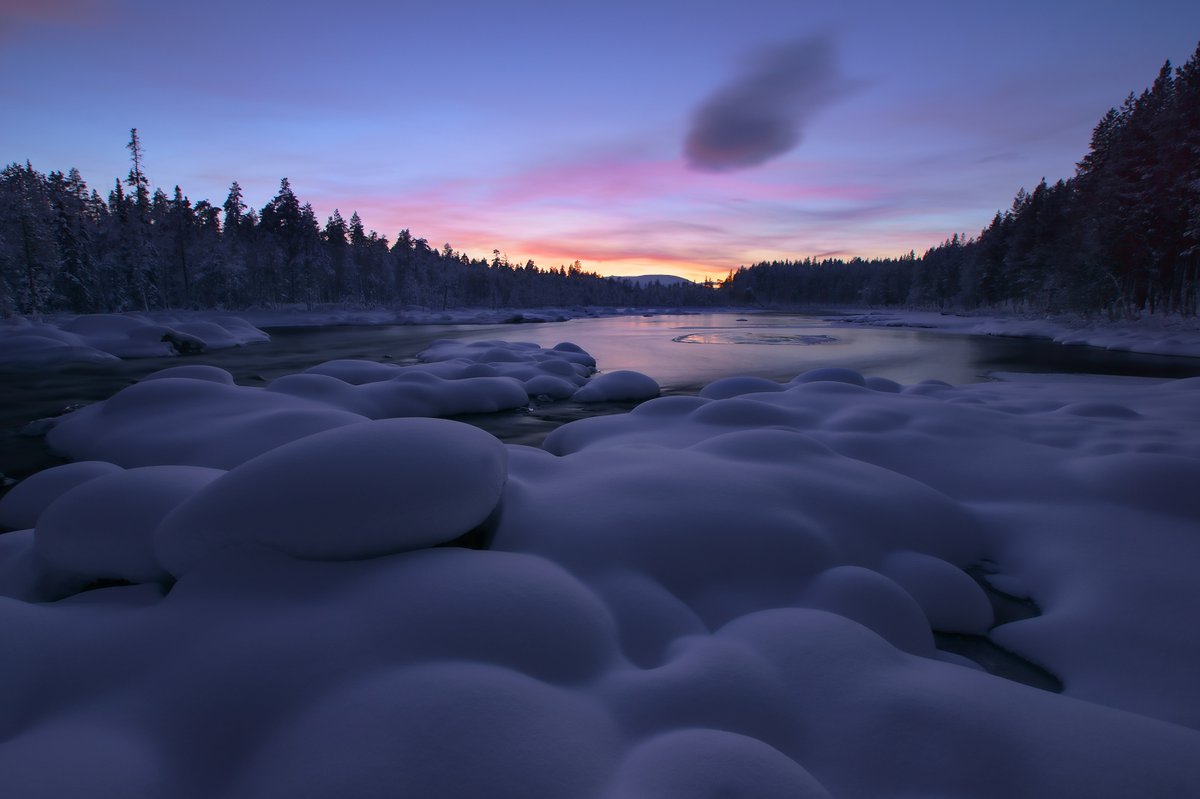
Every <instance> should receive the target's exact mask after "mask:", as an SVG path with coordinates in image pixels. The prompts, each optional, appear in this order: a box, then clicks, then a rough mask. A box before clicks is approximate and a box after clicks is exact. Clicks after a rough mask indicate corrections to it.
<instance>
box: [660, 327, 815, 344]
mask: <svg viewBox="0 0 1200 799" xmlns="http://www.w3.org/2000/svg"><path fill="white" fill-rule="evenodd" d="M671 340H672V341H674V342H677V343H679V344H799V345H802V346H803V345H809V344H832V343H833V342H835V341H837V339H836V338H834V337H833V336H811V335H809V336H806V335H802V334H799V333H760V332H758V331H748V332H742V331H738V330H714V331H711V332H705V333H688V334H687V335H686V336H676V337H675V338H673V339H671Z"/></svg>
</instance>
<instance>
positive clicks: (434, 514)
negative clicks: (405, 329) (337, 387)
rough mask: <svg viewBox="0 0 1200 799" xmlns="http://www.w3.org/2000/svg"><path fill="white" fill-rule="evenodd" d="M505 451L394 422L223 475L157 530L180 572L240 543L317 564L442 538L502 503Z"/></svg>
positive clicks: (430, 427) (472, 434)
mask: <svg viewBox="0 0 1200 799" xmlns="http://www.w3.org/2000/svg"><path fill="white" fill-rule="evenodd" d="M507 461H508V453H507V450H505V448H504V445H502V444H501V443H500V442H499V441H498V440H496V439H495V438H494V437H492V436H491V435H490V434H488V433H485V432H483V431H482V430H480V429H478V428H475V427H471V426H469V425H465V424H460V423H457V422H450V421H445V420H439V419H388V420H383V421H377V422H365V423H361V424H354V425H347V426H345V427H340V428H337V429H334V430H329V431H326V432H324V433H318V434H316V435H312V436H309V437H307V438H303V439H300V440H298V441H294V442H292V443H290V444H286V445H284V446H281V447H278V448H277V449H274V450H271V451H270V452H267V453H265V454H263V455H260V456H259V457H257V458H254V459H253V460H250V461H248V462H246V463H244V464H242V465H241V466H239V467H237V468H235V469H233V470H232V471H230V472H229V473H228V474H226V475H225V476H223V477H222V478H220V479H219V480H217V481H215V482H214V483H213V484H212V485H210V486H209V487H208V488H207V489H206V490H204V491H202V492H201V493H200V494H198V495H196V496H195V497H193V498H192V499H191V500H190V501H188V502H186V503H184V504H183V505H182V506H180V507H179V508H178V509H177V510H176V511H175V512H174V513H172V514H171V515H170V516H169V517H167V518H166V519H165V520H164V521H163V523H162V525H161V526H160V527H159V530H158V534H157V541H156V546H157V551H158V555H159V558H160V560H161V562H162V563H163V565H164V566H165V567H166V568H167V569H168V570H169V571H170V572H171V573H173V574H176V575H179V574H182V573H184V572H186V571H187V570H188V569H190V568H191V567H192V566H194V565H195V564H196V563H197V562H198V561H200V560H201V559H203V558H204V557H205V556H207V555H208V554H210V553H212V552H214V551H216V550H220V549H223V548H226V547H228V546H230V545H234V544H237V543H250V544H259V545H263V546H267V547H270V548H272V549H276V550H279V551H281V552H284V553H286V554H289V555H292V556H295V557H299V558H307V559H313V560H349V559H355V558H368V557H374V556H377V555H382V554H386V553H390V552H401V551H405V550H410V549H419V548H422V547H429V546H434V545H436V544H440V543H444V542H446V541H450V540H452V539H454V538H457V537H459V536H460V535H462V534H464V533H466V532H468V531H470V530H471V529H473V528H474V527H475V526H477V525H478V524H479V523H480V522H482V521H483V520H484V519H485V518H486V517H487V516H488V514H490V513H491V512H492V509H493V508H495V506H496V503H497V502H498V501H499V499H500V492H501V489H502V488H503V486H504V481H505V479H506V475H507Z"/></svg>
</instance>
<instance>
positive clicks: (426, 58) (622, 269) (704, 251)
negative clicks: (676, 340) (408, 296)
mask: <svg viewBox="0 0 1200 799" xmlns="http://www.w3.org/2000/svg"><path fill="white" fill-rule="evenodd" d="M1198 38H1200V3H1196V2H1195V0H1153V1H1152V2H1142V3H1137V2H1105V0H1091V2H1086V3H1085V2H1059V3H1047V2H1045V0H1038V1H1037V2H1025V1H1024V0H1012V1H1010V2H1007V3H988V4H983V3H976V2H963V1H962V0H957V1H956V2H942V1H941V0H938V1H932V0H930V1H928V2H895V1H894V0H887V1H886V2H884V0H846V1H845V2H839V3H830V2H809V1H808V0H738V2H729V1H728V0H725V1H724V2H704V1H703V0H695V1H694V2H686V3H685V2H661V1H657V0H609V1H608V2H603V3H599V2H597V3H587V4H582V3H570V2H563V0H554V1H552V2H551V1H547V2H534V1H533V0H508V1H507V2H496V3H484V2H455V1H454V0H443V1H442V2H360V3H354V4H345V5H343V6H341V7H338V6H335V5H334V4H329V3H319V2H309V1H308V0H288V2H280V1H278V0H276V1H273V2H261V3H252V2H244V3H235V2H227V1H226V0H215V1H214V2H206V3H194V4H186V5H185V4H183V3H176V2H145V1H142V0H127V1H124V2H109V1H107V0H3V4H2V7H0V75H2V77H0V103H2V104H3V108H4V115H3V122H2V123H0V160H3V161H4V162H5V163H10V162H13V161H20V162H24V161H25V160H26V159H28V160H29V161H31V162H32V164H33V166H34V167H35V168H36V169H38V170H40V171H43V172H46V171H50V170H55V169H59V170H66V169H69V168H70V167H72V166H75V167H78V168H79V169H80V171H81V172H82V173H83V176H84V178H85V179H86V180H87V181H88V182H89V184H90V185H91V186H93V187H95V188H97V189H99V190H100V191H101V193H102V194H103V195H107V192H108V190H109V188H111V185H112V181H113V179H114V178H116V177H118V176H119V177H124V176H125V174H126V173H127V172H128V169H129V165H128V160H127V157H128V153H127V152H126V150H125V147H124V145H125V143H126V142H127V141H128V138H129V129H130V128H132V127H137V128H138V131H139V134H140V136H141V138H142V141H143V144H144V145H145V149H146V167H147V171H148V173H149V176H150V179H151V182H152V184H153V185H155V186H159V187H162V188H163V189H164V190H166V191H167V192H168V194H169V193H171V191H172V190H173V187H174V186H175V185H176V184H178V185H179V186H181V187H182V189H183V190H184V192H185V193H186V194H187V195H189V196H190V197H191V199H192V200H193V201H195V200H199V199H208V200H210V201H211V202H213V203H215V204H218V205H219V204H220V203H221V202H222V201H223V200H224V198H225V195H226V193H227V192H228V188H229V184H230V182H231V181H233V180H237V181H239V182H240V183H241V185H242V187H243V189H244V192H245V198H246V201H247V203H248V204H250V205H252V206H254V207H256V208H261V207H262V205H263V204H265V203H266V202H267V200H269V199H270V198H271V197H272V196H273V195H274V194H275V192H276V190H277V189H278V186H279V180H280V178H282V177H287V178H289V179H290V180H291V183H292V186H293V188H294V189H295V191H296V193H297V195H298V196H299V197H300V198H301V200H302V201H308V202H311V203H312V204H313V206H314V208H315V209H316V212H317V214H318V216H319V218H320V219H321V221H322V222H323V221H324V220H325V218H326V217H327V216H328V215H329V214H331V213H332V212H333V210H334V208H338V209H340V211H341V212H342V214H343V216H345V217H347V218H348V217H349V216H350V214H351V212H353V211H355V210H357V211H358V212H359V214H360V215H361V216H362V218H363V221H364V223H365V224H366V225H367V227H368V228H372V229H375V230H377V231H379V232H380V233H381V234H383V235H386V236H387V237H388V238H389V239H394V237H395V235H396V232H397V231H398V230H399V229H401V228H409V229H411V230H412V232H413V234H414V235H415V236H421V237H424V238H426V239H428V240H429V242H430V244H431V245H433V246H437V247H440V246H441V245H442V244H443V243H444V242H450V243H451V244H452V245H453V246H454V247H455V249H458V250H464V251H466V252H468V253H469V254H471V255H472V256H488V257H490V255H491V252H492V250H493V248H495V249H499V250H500V251H501V252H502V253H504V254H506V255H507V257H508V258H509V259H510V260H512V261H516V262H519V263H524V261H525V260H526V259H527V258H533V259H534V260H535V261H536V262H537V263H538V264H539V265H541V266H557V265H559V264H562V263H569V262H570V261H573V260H575V259H579V260H581V261H583V263H584V266H585V268H586V269H588V270H592V271H597V272H600V273H602V274H642V273H664V272H665V273H674V274H678V275H683V276H687V277H692V278H697V279H699V278H703V277H704V276H706V275H707V276H711V277H714V278H716V277H721V276H724V274H725V273H726V272H727V271H728V270H729V269H731V268H736V267H737V266H738V265H739V264H748V263H752V262H755V261H758V260H762V259H771V258H800V257H804V256H816V257H820V256H826V255H835V256H853V255H863V256H873V255H897V254H900V253H904V252H907V251H908V250H910V249H915V250H917V251H918V252H920V251H922V250H924V249H925V248H926V247H929V246H931V245H933V244H935V243H937V242H938V241H941V240H943V239H945V238H947V237H949V236H950V235H951V234H952V233H954V232H966V233H969V234H974V233H977V232H978V231H979V230H980V228H982V227H983V226H984V225H986V224H987V222H988V221H989V220H990V218H991V216H992V215H993V214H994V213H995V212H996V210H997V209H1000V208H1004V207H1007V206H1008V205H1009V203H1010V202H1011V200H1012V196H1013V194H1014V193H1015V192H1016V190H1017V189H1018V188H1020V187H1021V186H1027V187H1032V186H1033V185H1034V184H1036V183H1037V181H1038V180H1039V179H1041V178H1042V177H1043V176H1045V177H1046V178H1047V179H1049V180H1051V181H1053V180H1055V179H1057V178H1060V177H1067V176H1069V175H1070V174H1072V172H1073V170H1074V164H1075V162H1076V161H1077V160H1078V159H1079V158H1080V157H1081V156H1082V155H1083V154H1084V152H1085V151H1086V148H1087V144H1088V139H1089V136H1090V134H1091V130H1092V127H1093V126H1094V125H1095V123H1096V122H1097V121H1098V120H1099V118H1100V116H1101V115H1103V113H1104V112H1105V110H1107V109H1108V108H1109V107H1110V106H1113V105H1116V104H1118V103H1120V101H1121V100H1122V99H1123V97H1124V96H1125V95H1126V94H1127V93H1128V92H1130V91H1140V90H1141V89H1143V88H1144V87H1145V86H1147V85H1148V84H1149V83H1150V82H1151V81H1152V80H1153V78H1154V75H1155V74H1156V72H1157V70H1158V68H1159V67H1160V66H1161V64H1162V62H1163V60H1164V59H1167V58H1170V59H1171V60H1172V61H1173V62H1175V63H1182V62H1183V61H1184V60H1186V59H1187V58H1188V57H1189V56H1190V55H1191V53H1192V52H1193V51H1194V50H1195V47H1196V44H1197V39H1198Z"/></svg>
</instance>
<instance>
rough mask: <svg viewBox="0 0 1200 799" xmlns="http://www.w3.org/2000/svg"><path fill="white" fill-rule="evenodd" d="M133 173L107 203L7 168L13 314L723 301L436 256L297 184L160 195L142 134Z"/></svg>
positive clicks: (56, 176) (679, 288)
mask: <svg viewBox="0 0 1200 799" xmlns="http://www.w3.org/2000/svg"><path fill="white" fill-rule="evenodd" d="M127 147H128V149H129V152H130V163H131V167H130V170H129V175H128V177H127V178H126V179H125V180H124V181H121V180H117V181H115V182H114V185H113V187H112V189H111V190H110V191H109V192H108V196H107V197H106V198H104V197H101V196H100V193H99V192H97V191H96V190H95V189H92V188H89V187H88V185H87V183H86V182H85V181H84V179H83V177H82V176H81V175H80V174H79V171H78V170H77V169H71V170H70V171H68V172H67V173H66V174H63V173H62V172H50V173H49V174H48V175H47V174H42V173H39V172H38V171H36V170H35V169H33V167H32V166H31V165H30V164H29V163H28V162H27V163H25V164H23V165H22V164H15V163H14V164H11V165H9V166H8V167H6V168H5V169H4V171H3V172H0V314H2V315H5V316H7V315H11V314H13V313H21V314H38V313H46V312H55V311H67V312H73V313H92V312H119V311H130V310H143V311H149V310H165V309H188V308H224V309H238V308H248V307H253V306H260V307H277V306H281V305H295V304H299V305H304V306H308V307H312V306H315V305H318V304H327V303H336V304H341V305H351V306H359V307H399V306H406V305H411V306H421V307H424V308H430V309H445V308H450V307H494V308H536V307H548V306H573V305H614V306H620V305H625V306H628V305H633V306H647V305H651V306H668V307H680V306H689V305H705V304H711V303H713V302H715V301H716V296H715V292H714V291H713V290H712V286H711V285H707V286H706V285H696V284H680V285H670V286H663V285H659V284H651V285H649V286H638V285H636V284H634V283H632V282H630V281H625V280H621V279H618V278H605V277H601V276H600V275H598V274H595V273H594V272H589V271H586V270H585V269H584V268H583V266H582V265H581V264H580V262H579V261H575V262H574V263H572V264H570V265H563V266H559V267H558V268H549V269H543V268H541V267H539V266H537V265H536V264H535V263H534V262H533V261H532V260H529V261H526V262H525V263H524V264H513V263H510V262H509V261H508V259H507V258H506V257H505V256H503V255H502V254H501V253H500V252H499V251H498V250H493V252H492V258H491V259H490V260H488V259H483V258H471V257H469V256H467V255H466V254H464V253H460V252H456V251H455V250H454V249H453V248H452V247H451V245H450V244H448V243H447V244H446V245H444V246H443V247H441V248H440V249H439V248H436V247H432V246H430V244H429V242H428V241H426V240H425V239H423V238H418V237H415V236H413V235H412V233H410V232H409V230H407V229H404V230H401V231H400V232H399V234H398V235H397V236H396V238H395V241H392V242H389V241H388V239H387V237H385V236H381V235H379V234H378V233H376V232H375V231H373V230H371V231H368V230H366V229H365V228H364V226H363V222H362V220H361V219H360V218H359V216H358V214H357V213H354V214H352V215H351V216H350V219H349V220H347V219H345V218H343V217H342V215H341V213H340V212H338V211H336V210H335V211H334V212H333V215H332V216H330V217H328V218H327V219H326V221H325V223H324V224H321V223H320V222H319V221H318V219H317V215H316V213H315V212H314V211H313V208H312V206H311V205H310V204H308V203H302V202H301V201H300V199H299V198H298V197H297V196H296V194H295V193H294V192H293V190H292V187H291V184H290V183H289V181H288V180H287V179H286V178H285V179H283V180H282V181H281V182H280V186H279V191H278V193H277V194H276V195H275V197H273V198H272V199H271V200H270V202H268V203H267V204H266V205H265V206H263V208H262V209H261V210H255V209H253V208H249V207H248V206H247V205H246V203H245V201H244V198H243V194H242V189H241V187H240V186H239V185H238V183H237V182H236V181H235V182H234V183H233V185H232V186H231V187H230V189H229V194H228V196H227V197H226V198H225V202H224V203H222V204H221V205H220V206H215V205H213V204H212V203H210V202H209V201H207V200H200V201H198V202H195V203H193V202H192V201H191V200H190V199H189V198H188V197H187V196H186V195H184V194H183V192H182V191H181V190H180V188H179V187H178V186H176V187H175V190H174V193H173V194H172V195H167V194H166V193H165V192H164V191H162V190H161V189H157V190H155V191H153V192H152V191H151V189H150V181H149V178H148V177H147V175H146V171H145V163H144V161H145V157H144V149H143V146H142V143H141V140H140V138H139V136H138V133H137V130H136V129H134V130H132V131H131V132H130V140H129V144H128V145H127Z"/></svg>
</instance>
